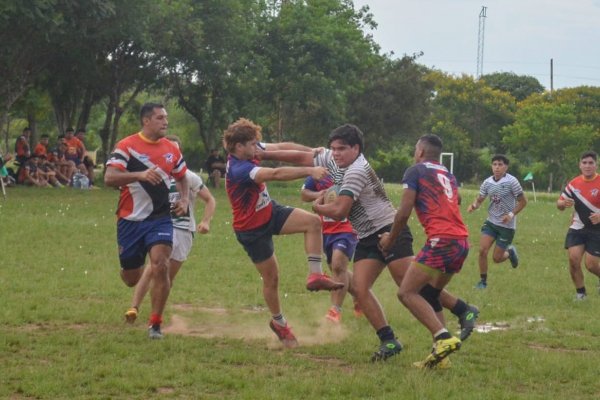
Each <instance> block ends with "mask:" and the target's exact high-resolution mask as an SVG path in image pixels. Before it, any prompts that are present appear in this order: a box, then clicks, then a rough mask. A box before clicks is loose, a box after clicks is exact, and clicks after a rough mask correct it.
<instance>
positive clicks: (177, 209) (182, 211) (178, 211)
mask: <svg viewBox="0 0 600 400" xmlns="http://www.w3.org/2000/svg"><path fill="white" fill-rule="evenodd" d="M188 207H189V201H188V200H187V199H179V200H178V201H177V202H176V203H175V205H174V207H173V212H174V213H175V215H178V216H182V215H186V214H187V212H188Z"/></svg>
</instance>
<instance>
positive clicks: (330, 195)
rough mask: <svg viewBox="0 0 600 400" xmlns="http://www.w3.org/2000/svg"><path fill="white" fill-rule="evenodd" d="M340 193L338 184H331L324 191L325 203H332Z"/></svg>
mask: <svg viewBox="0 0 600 400" xmlns="http://www.w3.org/2000/svg"><path fill="white" fill-rule="evenodd" d="M339 193H340V187H339V186H338V185H333V186H332V187H330V188H329V189H327V191H326V192H325V200H324V203H325V204H329V203H333V202H334V201H335V200H336V199H337V197H338V194H339Z"/></svg>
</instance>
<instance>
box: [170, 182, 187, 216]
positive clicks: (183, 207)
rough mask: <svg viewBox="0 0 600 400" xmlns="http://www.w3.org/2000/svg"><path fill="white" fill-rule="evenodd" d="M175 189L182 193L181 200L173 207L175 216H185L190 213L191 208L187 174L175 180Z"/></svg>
mask: <svg viewBox="0 0 600 400" xmlns="http://www.w3.org/2000/svg"><path fill="white" fill-rule="evenodd" d="M175 187H176V188H177V191H178V192H179V193H180V196H179V200H177V202H176V203H175V207H173V212H175V215H185V214H187V212H188V209H189V206H190V183H189V182H188V180H187V179H186V177H185V174H184V175H183V177H181V178H180V179H177V178H175Z"/></svg>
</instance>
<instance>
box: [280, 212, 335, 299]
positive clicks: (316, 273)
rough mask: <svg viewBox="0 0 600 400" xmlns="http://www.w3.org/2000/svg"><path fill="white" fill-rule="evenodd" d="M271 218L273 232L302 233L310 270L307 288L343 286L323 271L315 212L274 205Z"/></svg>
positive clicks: (318, 227)
mask: <svg viewBox="0 0 600 400" xmlns="http://www.w3.org/2000/svg"><path fill="white" fill-rule="evenodd" d="M273 218H275V219H276V221H275V225H276V227H275V232H276V233H277V234H282V235H287V234H293V233H303V234H304V251H305V252H306V256H307V259H308V269H309V271H310V274H309V276H308V281H307V284H306V288H307V289H308V290H311V291H313V290H337V289H341V288H342V287H344V284H343V283H341V282H337V281H334V280H332V279H330V278H329V277H328V276H327V275H325V274H324V273H323V265H322V258H321V257H322V256H321V254H322V253H323V238H322V234H321V220H320V219H319V217H318V216H317V215H316V214H313V213H309V212H308V211H305V210H302V209H300V208H291V207H282V206H280V205H274V206H273ZM279 226H280V228H279ZM278 228H279V229H278Z"/></svg>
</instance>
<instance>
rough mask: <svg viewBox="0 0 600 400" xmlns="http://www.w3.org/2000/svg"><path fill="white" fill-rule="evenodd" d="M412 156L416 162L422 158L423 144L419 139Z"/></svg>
mask: <svg viewBox="0 0 600 400" xmlns="http://www.w3.org/2000/svg"><path fill="white" fill-rule="evenodd" d="M413 158H414V160H415V162H417V163H418V162H421V160H422V159H423V145H422V144H421V142H420V141H419V142H417V144H416V145H415V154H414V155H413Z"/></svg>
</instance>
